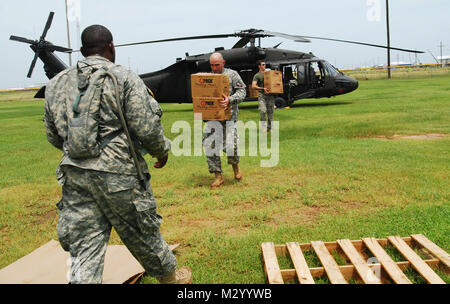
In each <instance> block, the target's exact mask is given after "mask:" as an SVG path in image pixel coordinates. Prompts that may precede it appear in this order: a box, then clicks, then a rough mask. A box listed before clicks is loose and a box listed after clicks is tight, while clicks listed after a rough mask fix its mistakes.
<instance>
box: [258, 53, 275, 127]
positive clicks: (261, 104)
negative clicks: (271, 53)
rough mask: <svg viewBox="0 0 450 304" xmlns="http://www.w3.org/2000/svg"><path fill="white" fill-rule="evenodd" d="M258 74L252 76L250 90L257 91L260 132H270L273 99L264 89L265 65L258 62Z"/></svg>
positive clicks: (267, 90)
mask: <svg viewBox="0 0 450 304" xmlns="http://www.w3.org/2000/svg"><path fill="white" fill-rule="evenodd" d="M258 68H259V72H258V73H256V74H255V76H253V81H252V88H253V89H256V90H258V109H259V115H260V123H261V129H262V132H270V130H271V129H272V121H273V109H274V106H275V97H274V96H273V95H270V92H269V89H268V88H265V87H264V71H265V70H266V63H265V62H264V61H262V60H260V61H258Z"/></svg>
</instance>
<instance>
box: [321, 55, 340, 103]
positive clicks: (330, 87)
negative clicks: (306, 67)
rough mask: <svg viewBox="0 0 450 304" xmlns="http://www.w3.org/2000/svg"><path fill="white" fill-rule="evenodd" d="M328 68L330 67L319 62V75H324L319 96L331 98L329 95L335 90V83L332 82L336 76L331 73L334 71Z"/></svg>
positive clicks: (323, 62)
mask: <svg viewBox="0 0 450 304" xmlns="http://www.w3.org/2000/svg"><path fill="white" fill-rule="evenodd" d="M330 66H331V65H330V64H329V63H328V62H326V61H320V62H319V67H320V70H321V74H322V75H324V78H323V83H322V89H321V91H322V94H321V96H331V95H329V93H331V92H334V91H335V88H336V83H335V81H334V79H335V76H336V75H335V73H333V71H334V70H333V69H331V67H330ZM336 73H337V72H336Z"/></svg>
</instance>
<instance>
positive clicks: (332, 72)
mask: <svg viewBox="0 0 450 304" xmlns="http://www.w3.org/2000/svg"><path fill="white" fill-rule="evenodd" d="M323 63H324V65H325V68H326V70H327V72H328V74H329V75H330V76H338V75H341V72H339V71H338V70H337V69H336V68H335V67H334V66H332V65H331V64H330V63H328V62H326V61H324V62H323Z"/></svg>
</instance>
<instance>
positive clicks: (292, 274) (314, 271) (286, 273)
mask: <svg viewBox="0 0 450 304" xmlns="http://www.w3.org/2000/svg"><path fill="white" fill-rule="evenodd" d="M424 262H425V263H427V264H428V265H429V266H430V267H431V268H436V267H438V266H439V263H440V262H439V260H438V259H431V260H424ZM395 264H397V266H398V267H399V268H400V269H401V270H402V271H404V270H406V269H408V268H410V267H411V263H410V262H408V261H402V262H396V263H395ZM379 266H381V264H379V263H377V264H370V265H369V267H370V268H371V269H373V268H375V267H379ZM339 270H340V271H341V273H342V275H343V276H344V278H345V279H346V280H349V279H351V278H352V275H353V273H355V272H356V270H355V266H353V265H342V266H339ZM309 271H310V272H311V275H312V277H313V278H320V277H323V276H324V275H326V272H325V268H323V267H313V268H309ZM384 274H385V275H386V276H387V275H388V274H387V273H386V271H385V270H384V268H382V269H381V276H382V278H383V275H384ZM281 275H282V276H283V280H284V281H289V280H294V279H295V278H296V276H297V273H296V271H295V269H282V270H281Z"/></svg>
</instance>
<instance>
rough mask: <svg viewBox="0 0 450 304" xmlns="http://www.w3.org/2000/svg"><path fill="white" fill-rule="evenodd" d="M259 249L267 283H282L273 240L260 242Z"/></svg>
mask: <svg viewBox="0 0 450 304" xmlns="http://www.w3.org/2000/svg"><path fill="white" fill-rule="evenodd" d="M261 249H262V254H263V259H264V267H265V269H266V274H267V280H268V281H269V284H284V281H283V277H282V276H281V271H280V265H279V264H278V259H277V254H276V252H275V246H274V244H273V242H265V243H262V244H261Z"/></svg>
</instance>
